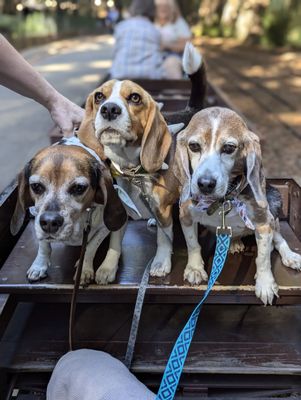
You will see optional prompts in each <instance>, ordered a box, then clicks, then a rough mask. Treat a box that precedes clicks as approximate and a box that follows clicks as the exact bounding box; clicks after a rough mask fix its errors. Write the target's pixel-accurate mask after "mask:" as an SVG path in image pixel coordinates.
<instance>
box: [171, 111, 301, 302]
mask: <svg viewBox="0 0 301 400" xmlns="http://www.w3.org/2000/svg"><path fill="white" fill-rule="evenodd" d="M177 153H178V157H179V159H180V160H181V163H180V164H179V165H180V166H181V168H182V174H181V176H182V177H184V182H183V190H182V194H181V206H180V221H181V225H182V228H183V232H184V235H185V239H186V242H187V247H188V264H187V267H186V270H185V278H187V279H188V280H189V282H190V283H192V284H199V283H200V282H201V281H202V280H207V273H206V271H205V269H204V262H203V259H202V256H201V249H200V245H199V243H198V237H197V224H198V223H200V224H201V225H204V226H205V227H207V228H208V229H210V230H213V231H215V230H216V228H217V226H219V225H221V216H220V215H219V212H218V209H219V206H221V204H222V203H223V201H224V200H225V199H226V200H227V199H228V200H229V204H231V211H230V212H229V213H228V215H227V217H226V221H227V225H230V226H231V227H232V237H233V239H232V246H231V249H230V250H231V251H232V252H240V251H243V249H244V246H243V243H242V242H241V240H240V238H241V237H243V236H246V235H250V234H254V233H255V237H256V243H257V249H258V254H257V258H256V266H257V272H256V276H255V279H256V284H255V293H256V296H257V297H258V298H260V299H261V300H262V301H263V303H264V304H272V301H273V297H274V295H275V296H278V286H277V283H276V282H275V279H274V277H273V273H272V270H271V251H272V250H273V247H275V248H276V249H277V250H278V251H279V253H280V255H281V258H282V262H283V264H284V265H285V266H287V267H290V268H293V269H295V270H300V269H301V256H300V255H299V254H296V253H294V252H292V251H291V250H290V248H289V247H288V244H287V242H286V241H285V240H284V238H283V237H282V235H281V233H280V229H279V220H278V217H279V213H280V210H281V206H282V204H281V197H280V194H279V192H278V190H276V189H275V188H272V187H271V186H269V185H266V181H265V177H264V174H263V169H262V162H261V149H260V143H259V138H258V136H257V135H255V134H254V133H253V132H251V131H250V130H249V129H248V127H247V126H246V124H245V122H244V121H243V120H242V119H241V118H240V117H239V116H238V115H237V114H236V113H235V112H234V111H231V110H229V109H226V108H220V107H211V108H207V109H204V110H202V111H200V112H198V113H197V114H195V115H194V116H193V118H192V119H191V121H190V123H189V125H188V126H187V128H186V129H185V130H183V131H182V132H180V134H179V135H178V138H177Z"/></svg>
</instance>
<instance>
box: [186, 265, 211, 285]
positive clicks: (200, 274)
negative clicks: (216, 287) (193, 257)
mask: <svg viewBox="0 0 301 400" xmlns="http://www.w3.org/2000/svg"><path fill="white" fill-rule="evenodd" d="M184 280H186V281H188V282H189V283H190V284H191V285H200V283H201V282H202V281H207V280H208V275H207V272H206V271H205V269H204V265H202V264H201V265H198V266H196V265H190V264H187V265H186V268H185V270H184Z"/></svg>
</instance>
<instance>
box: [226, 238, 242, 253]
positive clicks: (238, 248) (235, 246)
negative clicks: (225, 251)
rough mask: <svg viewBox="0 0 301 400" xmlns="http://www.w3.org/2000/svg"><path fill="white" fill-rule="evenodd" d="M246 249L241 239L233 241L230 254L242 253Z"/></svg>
mask: <svg viewBox="0 0 301 400" xmlns="http://www.w3.org/2000/svg"><path fill="white" fill-rule="evenodd" d="M244 249H245V245H244V244H243V242H242V241H241V240H240V239H237V240H233V241H232V243H231V246H230V249H229V253H230V254H235V253H242V252H243V251H244Z"/></svg>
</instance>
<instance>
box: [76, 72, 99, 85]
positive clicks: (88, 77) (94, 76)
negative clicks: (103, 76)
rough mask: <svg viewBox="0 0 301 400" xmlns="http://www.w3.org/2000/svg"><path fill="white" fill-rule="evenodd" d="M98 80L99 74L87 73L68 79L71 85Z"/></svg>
mask: <svg viewBox="0 0 301 400" xmlns="http://www.w3.org/2000/svg"><path fill="white" fill-rule="evenodd" d="M99 81H100V75H99V74H89V75H83V76H81V77H80V78H78V77H77V78H74V79H69V83H70V84H71V85H77V86H78V85H80V84H84V83H94V82H96V83H98V82H99Z"/></svg>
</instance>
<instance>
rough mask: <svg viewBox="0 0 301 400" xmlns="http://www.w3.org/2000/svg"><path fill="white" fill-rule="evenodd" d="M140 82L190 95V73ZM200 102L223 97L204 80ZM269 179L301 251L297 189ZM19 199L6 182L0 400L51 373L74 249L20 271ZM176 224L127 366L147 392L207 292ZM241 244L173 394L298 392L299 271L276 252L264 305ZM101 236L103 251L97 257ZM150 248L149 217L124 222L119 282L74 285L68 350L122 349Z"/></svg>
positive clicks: (208, 242) (29, 247)
mask: <svg viewBox="0 0 301 400" xmlns="http://www.w3.org/2000/svg"><path fill="white" fill-rule="evenodd" d="M138 83H140V84H141V85H142V86H144V87H145V88H146V89H147V90H148V91H150V92H151V93H152V94H153V95H154V96H155V98H156V99H157V100H158V101H162V102H164V104H165V105H164V107H165V110H170V111H174V110H177V109H181V108H182V106H183V105H185V104H186V102H187V98H188V97H189V92H190V86H189V85H190V83H189V81H184V80H183V81H139V82H138ZM207 104H208V105H227V106H229V105H230V106H231V104H229V101H228V100H227V99H226V98H225V97H224V95H223V94H222V93H219V92H218V91H217V90H216V89H215V88H214V87H212V86H210V87H209V91H208V96H207ZM53 140H55V138H54V139H53ZM270 183H271V184H272V185H274V186H275V187H277V188H278V189H279V190H280V192H281V195H282V198H283V203H284V206H283V214H282V217H281V229H282V233H283V235H284V237H285V238H286V240H287V241H288V243H289V245H290V246H291V248H292V249H293V250H294V251H297V252H299V253H301V221H300V219H301V188H300V187H299V186H298V185H297V184H296V183H295V182H294V181H293V180H291V179H274V180H270ZM15 201H16V185H15V184H12V185H11V186H10V187H9V188H8V189H7V190H6V191H5V192H4V193H3V194H2V195H1V198H0V239H1V240H0V254H1V269H0V337H1V339H2V340H1V342H0V388H1V389H0V392H1V397H0V398H1V399H11V398H16V399H18V400H21V399H45V388H46V385H47V380H48V379H49V376H50V373H51V371H52V369H53V367H54V365H55V363H56V361H57V360H58V358H59V357H60V356H62V355H63V354H64V353H65V352H66V351H68V316H69V303H70V298H71V292H72V288H73V274H74V264H75V261H76V260H77V257H78V255H79V250H80V249H79V248H72V247H65V246H63V245H56V246H54V250H53V257H52V267H51V268H50V269H49V276H48V278H46V279H44V280H43V281H41V282H38V283H34V284H29V283H28V281H27V279H26V270H27V269H28V267H29V266H30V265H31V263H32V261H33V259H34V257H35V255H36V251H37V241H36V239H35V234H34V227H33V221H32V220H30V219H28V220H27V222H26V226H25V228H24V230H23V231H22V232H21V234H20V235H19V236H18V237H17V238H13V237H12V236H11V235H10V233H9V222H10V218H11V215H12V212H13V209H14V205H15ZM174 229H175V240H174V254H173V269H172V272H171V274H170V275H168V276H167V277H165V278H151V279H150V281H149V285H148V289H147V294H146V299H145V305H144V308H143V313H142V319H141V325H140V329H139V334H138V339H137V345H136V350H135V356H134V362H133V367H132V370H133V372H134V373H135V374H136V375H137V376H138V377H139V379H141V380H142V381H143V382H145V383H146V384H147V385H148V386H149V387H150V388H151V389H152V390H154V391H156V390H157V388H158V385H159V382H160V378H161V376H162V373H163V371H164V367H165V365H166V361H167V359H168V355H169V353H170V351H171V348H172V346H173V343H174V341H175V339H176V338H177V335H178V334H179V332H180V330H181V329H182V327H183V325H184V323H185V321H186V320H187V318H188V316H189V315H190V313H191V311H192V309H193V307H194V305H195V304H196V303H198V301H199V299H200V298H201V295H202V293H203V292H204V290H205V286H204V285H200V286H198V287H191V286H189V285H188V284H186V283H184V282H183V271H184V267H185V263H186V255H187V253H186V248H185V244H184V239H183V235H182V233H181V229H180V227H179V223H178V222H176V223H175V228H174ZM199 238H200V242H201V244H202V245H203V247H202V248H203V256H204V259H205V262H206V265H207V266H210V265H211V261H212V256H213V251H214V244H215V238H214V236H213V235H210V234H209V233H208V232H207V231H206V230H200V233H199ZM244 242H245V245H246V250H245V251H244V253H243V254H239V255H237V254H236V255H229V257H228V260H227V263H226V265H225V267H224V270H223V272H222V274H221V276H220V278H219V281H218V284H217V285H216V286H215V287H214V288H213V290H212V293H211V294H210V296H209V298H208V299H207V301H206V305H205V306H204V307H203V310H202V313H201V316H200V321H199V325H198V328H197V332H196V334H195V337H194V341H193V344H192V346H191V350H190V352H189V356H188V358H187V362H186V364H185V369H184V372H183V375H182V379H181V381H180V385H179V390H178V394H177V399H200V398H203V397H210V398H216V399H226V398H227V399H236V398H237V399H248V398H261V399H262V398H274V397H275V396H281V398H285V399H286V398H292V397H291V396H297V397H293V398H301V340H300V337H301V306H300V304H301V273H298V272H296V271H293V270H290V269H288V268H286V267H284V266H283V265H282V264H281V261H280V257H279V255H278V253H273V255H272V263H273V272H274V275H275V278H276V281H277V282H278V284H279V287H280V291H279V294H280V297H279V298H278V299H276V300H275V303H274V305H273V306H270V307H264V306H262V304H261V302H260V301H259V300H258V299H257V298H256V297H255V294H254V274H255V254H256V246H255V241H254V239H253V238H252V237H250V238H246V239H245V240H244ZM107 245H108V243H107V241H106V242H105V244H104V245H103V246H101V248H100V249H99V251H98V254H97V257H96V262H95V265H99V263H100V262H101V259H102V258H103V257H104V254H105V251H106V248H107ZM155 248H156V231H155V229H154V228H147V226H146V221H136V222H130V223H129V225H128V228H127V231H126V234H125V238H124V241H123V253H122V260H121V266H120V268H119V271H118V276H117V279H116V282H114V283H113V284H110V285H107V286H97V285H90V286H89V287H87V288H82V289H80V291H79V297H78V302H79V305H78V309H77V317H76V325H75V337H76V343H75V347H76V348H93V349H101V350H104V351H107V352H109V353H111V354H112V355H114V356H116V357H118V358H120V359H122V358H123V357H124V355H125V349H126V344H127V340H128V336H129V330H130V324H131V319H132V314H133V307H134V302H135V298H136V294H137V290H138V287H139V282H140V280H141V276H142V274H143V271H144V268H145V266H146V264H147V262H148V260H149V259H150V258H151V257H152V256H153V255H154V253H155ZM16 389H17V390H16ZM12 395H14V397H11V396H12ZM298 396H299V397H298Z"/></svg>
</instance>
